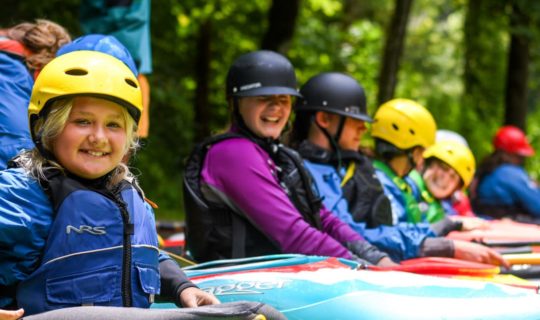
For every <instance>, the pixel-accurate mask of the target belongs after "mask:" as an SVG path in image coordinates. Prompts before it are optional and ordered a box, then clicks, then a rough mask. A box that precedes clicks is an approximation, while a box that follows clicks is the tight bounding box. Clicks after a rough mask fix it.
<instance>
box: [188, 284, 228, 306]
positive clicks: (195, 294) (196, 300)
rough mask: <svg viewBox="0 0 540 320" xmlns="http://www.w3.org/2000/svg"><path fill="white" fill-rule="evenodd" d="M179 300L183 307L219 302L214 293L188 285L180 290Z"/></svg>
mask: <svg viewBox="0 0 540 320" xmlns="http://www.w3.org/2000/svg"><path fill="white" fill-rule="evenodd" d="M180 302H181V303H182V306H183V307H184V308H195V307H200V306H205V305H209V304H219V303H220V302H219V300H218V299H217V298H216V297H215V296H214V295H212V294H210V293H208V292H206V291H202V290H201V289H199V288H196V287H189V288H186V289H184V290H182V292H180Z"/></svg>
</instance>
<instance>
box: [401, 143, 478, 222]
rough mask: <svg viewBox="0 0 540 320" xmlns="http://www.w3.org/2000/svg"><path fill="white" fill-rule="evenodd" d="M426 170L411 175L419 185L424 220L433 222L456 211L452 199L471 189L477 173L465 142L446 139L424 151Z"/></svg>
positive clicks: (416, 184) (472, 157)
mask: <svg viewBox="0 0 540 320" xmlns="http://www.w3.org/2000/svg"><path fill="white" fill-rule="evenodd" d="M423 157H424V159H425V166H424V169H423V170H422V171H421V173H420V172H418V171H416V170H414V171H412V172H411V173H410V174H409V177H410V178H411V179H412V181H413V182H414V186H415V187H417V188H418V192H419V195H420V201H421V203H422V204H423V206H422V207H423V209H424V210H423V216H424V219H425V220H427V221H428V222H430V223H433V222H437V221H440V220H442V219H444V217H445V216H446V214H447V213H453V210H452V208H451V204H450V202H449V200H450V198H451V196H452V195H453V194H454V192H455V191H457V190H459V189H463V188H467V187H468V186H469V185H470V183H471V181H472V179H473V177H474V172H475V167H476V165H475V160H474V156H473V154H472V152H471V151H470V149H469V148H468V147H467V146H465V145H464V144H462V143H459V142H455V141H450V140H444V141H440V142H437V143H435V144H434V145H432V146H431V147H429V148H427V149H426V151H424V154H423Z"/></svg>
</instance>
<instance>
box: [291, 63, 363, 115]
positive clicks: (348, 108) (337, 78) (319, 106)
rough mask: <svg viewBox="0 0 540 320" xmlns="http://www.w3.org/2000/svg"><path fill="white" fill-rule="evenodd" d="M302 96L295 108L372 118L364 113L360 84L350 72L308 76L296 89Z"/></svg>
mask: <svg viewBox="0 0 540 320" xmlns="http://www.w3.org/2000/svg"><path fill="white" fill-rule="evenodd" d="M300 94H301V95H302V99H299V100H298V101H296V105H295V110H296V111H297V112H299V111H326V112H330V113H335V114H339V115H342V116H346V117H351V118H355V119H359V120H363V121H366V122H372V121H373V119H372V118H371V117H370V116H369V115H368V114H367V107H366V94H365V92H364V88H363V87H362V86H361V85H360V84H359V83H358V81H356V80H355V79H354V78H352V77H351V76H348V75H346V74H343V73H339V72H324V73H320V74H318V75H316V76H314V77H312V78H311V79H309V80H308V81H307V82H306V83H305V84H304V85H303V86H302V88H301V89H300Z"/></svg>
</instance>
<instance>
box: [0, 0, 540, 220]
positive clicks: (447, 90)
mask: <svg viewBox="0 0 540 320" xmlns="http://www.w3.org/2000/svg"><path fill="white" fill-rule="evenodd" d="M470 1H473V0H470ZM509 1H510V0H506V1H502V0H501V1H498V0H482V1H481V2H482V4H481V5H482V6H483V9H484V10H482V11H481V12H482V14H479V15H476V16H474V17H473V19H472V20H468V23H469V24H467V26H468V27H470V28H472V29H471V30H475V32H474V34H473V35H472V36H471V37H467V36H466V33H465V31H466V29H465V26H466V22H467V9H468V1H467V0H416V1H415V2H414V5H413V8H412V12H411V17H410V19H409V25H408V33H407V38H406V42H405V50H404V54H403V57H402V60H401V68H400V71H399V74H398V79H399V81H398V86H397V90H396V96H399V97H405V98H411V99H416V100H418V101H419V102H421V103H422V104H424V105H425V106H427V107H428V108H429V109H430V110H431V111H432V113H433V114H434V116H435V118H436V120H437V122H438V124H439V127H440V128H445V129H450V130H455V131H457V132H459V133H461V134H463V135H464V136H465V137H466V138H467V140H468V141H469V143H470V145H471V148H472V149H473V151H474V152H475V154H476V156H477V158H478V159H480V158H481V157H483V156H484V155H486V154H487V153H489V152H490V151H491V137H492V135H493V134H494V132H495V131H496V129H497V127H498V126H500V125H501V124H502V121H503V114H504V88H505V77H506V74H505V73H506V63H507V62H506V61H507V58H506V56H507V47H508V41H509V35H508V29H509V21H508V5H507V3H508V2H509ZM514 1H516V2H518V3H519V4H520V5H522V6H524V7H525V8H527V10H528V12H530V14H531V16H532V24H531V27H530V28H528V29H525V30H521V31H522V32H526V33H527V34H529V35H530V36H531V38H532V39H533V41H531V66H530V75H529V77H530V78H529V84H530V96H529V111H530V114H529V117H528V133H529V136H530V138H531V140H532V143H533V146H534V147H535V148H536V149H538V150H540V108H538V104H539V103H540V102H539V101H540V92H539V90H538V88H539V86H540V50H539V49H540V41H538V40H539V39H540V36H539V35H538V33H539V30H540V28H538V16H540V2H535V1H525V0H514ZM78 5H79V1H78V0H62V1H57V0H50V1H37V0H27V1H16V0H6V3H5V4H4V8H10V9H11V10H3V12H2V13H0V26H2V27H7V26H10V25H13V24H15V23H18V22H21V21H24V20H33V19H35V18H47V19H51V20H54V21H57V22H59V23H60V24H62V25H64V26H66V27H67V28H68V29H69V30H70V31H71V33H72V34H73V35H74V36H78V35H80V27H79V25H78V21H77V12H78ZM270 6H271V0H251V1H225V0H207V1H201V0H154V1H153V2H152V15H151V16H152V21H151V32H152V48H153V64H154V72H153V74H152V75H151V76H150V77H149V80H150V84H151V90H152V91H151V93H152V96H151V126H150V137H149V138H148V139H147V140H146V141H144V142H143V143H144V147H143V148H142V150H141V151H140V152H139V153H138V154H137V155H136V156H135V157H134V158H133V166H134V167H137V168H138V170H139V171H140V180H141V184H142V186H143V188H144V190H145V191H146V194H147V197H148V198H150V199H151V200H153V201H155V202H157V203H158V204H159V206H160V209H158V210H156V215H157V217H158V218H159V219H177V220H179V219H183V206H182V183H181V179H182V171H183V161H184V159H185V157H186V156H187V155H188V154H189V151H190V150H191V148H192V147H193V144H194V143H195V141H193V139H194V129H195V128H194V121H193V118H194V107H193V106H194V93H195V89H196V74H195V73H196V70H195V61H196V58H197V56H198V52H197V40H198V37H199V31H200V26H201V25H203V24H207V25H209V26H210V27H211V37H212V38H211V53H212V61H211V64H210V79H211V80H210V83H209V88H210V92H211V93H210V97H209V101H210V106H211V118H210V119H208V121H209V123H210V126H211V128H212V129H213V130H214V131H218V130H222V129H224V128H225V127H226V125H227V122H228V115H227V114H228V111H227V106H226V103H225V96H224V87H225V76H226V72H227V69H228V66H229V64H230V63H231V62H232V61H233V60H234V58H235V57H236V56H238V55H240V54H241V53H244V52H246V51H250V50H256V49H258V47H259V45H260V42H261V40H262V37H263V35H264V32H265V30H266V27H267V14H268V10H269V8H270ZM393 8H394V1H393V0H377V1H361V0H302V1H301V9H300V13H299V17H298V20H297V24H296V30H295V36H294V38H293V40H292V42H291V44H290V50H289V51H288V52H287V55H288V57H289V58H290V59H291V61H292V62H293V64H294V65H295V67H296V68H297V74H298V79H299V81H300V83H302V82H304V81H306V80H307V79H308V78H309V77H311V76H313V75H315V74H317V73H319V72H323V71H343V72H347V73H349V74H351V75H353V76H354V77H355V78H356V79H358V80H359V81H360V82H361V83H362V84H363V85H364V87H365V89H366V93H367V95H368V109H369V111H370V112H371V113H373V112H374V111H375V109H376V107H377V106H376V105H375V97H376V94H377V76H378V73H379V69H380V61H381V56H382V50H383V46H384V40H385V37H387V36H392V35H387V34H386V30H387V23H388V21H389V18H390V17H391V15H392V11H393ZM465 57H469V59H470V61H469V62H470V63H472V64H471V65H470V68H472V70H474V75H475V78H474V79H473V81H472V84H473V85H472V86H470V87H469V89H468V91H467V90H466V86H465V82H464V70H465V62H466V60H465ZM466 91H467V92H466ZM365 144H367V145H369V144H370V141H369V137H368V139H367V140H366V141H365ZM528 168H529V169H530V171H531V172H532V174H533V176H535V177H537V178H538V177H539V176H540V157H536V158H534V159H531V161H529V162H528Z"/></svg>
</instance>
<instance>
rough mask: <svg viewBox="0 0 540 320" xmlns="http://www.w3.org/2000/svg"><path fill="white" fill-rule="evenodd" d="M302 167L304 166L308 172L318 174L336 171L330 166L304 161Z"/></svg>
mask: <svg viewBox="0 0 540 320" xmlns="http://www.w3.org/2000/svg"><path fill="white" fill-rule="evenodd" d="M304 165H305V166H306V168H308V170H309V171H312V172H317V173H320V174H328V173H334V172H335V171H336V170H335V169H334V167H333V166H332V165H329V164H323V163H316V162H312V161H309V160H305V159H304Z"/></svg>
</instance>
